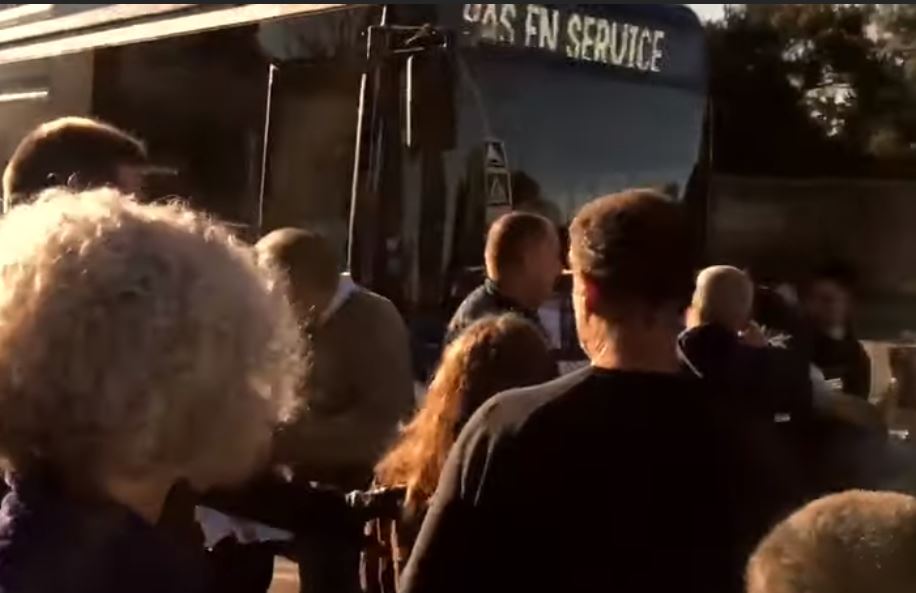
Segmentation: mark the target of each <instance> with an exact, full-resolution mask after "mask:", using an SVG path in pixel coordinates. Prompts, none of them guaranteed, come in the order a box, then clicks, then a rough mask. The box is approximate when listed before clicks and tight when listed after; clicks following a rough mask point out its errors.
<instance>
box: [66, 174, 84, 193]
mask: <svg viewBox="0 0 916 593" xmlns="http://www.w3.org/2000/svg"><path fill="white" fill-rule="evenodd" d="M82 184H83V181H82V179H80V175H79V173H71V174H70V176H69V177H67V187H68V188H70V189H72V190H74V191H78V190H81V189H82Z"/></svg>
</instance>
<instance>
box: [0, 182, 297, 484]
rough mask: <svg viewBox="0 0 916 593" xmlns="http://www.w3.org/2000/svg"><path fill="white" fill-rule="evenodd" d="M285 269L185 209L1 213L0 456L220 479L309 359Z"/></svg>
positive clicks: (78, 198) (89, 204)
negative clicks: (284, 280) (284, 283)
mask: <svg viewBox="0 0 916 593" xmlns="http://www.w3.org/2000/svg"><path fill="white" fill-rule="evenodd" d="M284 294H285V290H284V286H282V285H281V281H280V276H279V275H278V274H276V273H275V272H274V271H272V270H270V269H267V268H265V267H263V266H260V265H259V264H258V263H257V262H256V259H255V256H254V253H253V250H252V249H250V248H249V247H246V246H244V245H243V244H242V243H240V242H239V241H237V240H236V239H235V238H234V237H233V236H232V235H231V234H230V232H228V231H227V230H226V229H225V228H224V227H222V226H220V225H219V224H216V223H214V222H213V221H212V220H210V219H209V218H208V217H206V216H205V215H202V214H199V213H197V212H194V211H192V210H190V209H189V208H187V207H185V206H183V205H180V204H178V203H172V204H159V205H141V204H139V203H137V202H136V201H134V200H133V199H132V198H131V197H128V196H124V195H122V194H120V193H119V192H117V191H116V190H112V189H100V190H93V191H87V192H82V193H71V192H68V191H66V190H50V191H48V192H45V193H44V194H42V195H41V196H40V197H39V198H38V199H37V200H36V202H35V203H33V204H28V205H23V206H19V207H16V208H14V209H12V210H11V211H10V212H9V214H8V215H6V216H5V217H4V218H3V219H2V220H0V454H2V455H3V456H4V457H5V458H6V460H7V462H8V463H9V464H11V465H12V466H13V468H14V469H20V468H28V467H31V466H33V465H34V466H38V467H40V468H42V469H49V468H50V469H52V470H53V471H55V472H61V473H63V474H66V475H67V477H68V478H77V479H82V480H85V479H100V478H101V477H102V476H105V475H110V474H113V473H116V474H118V475H137V476H142V475H144V474H145V473H146V472H149V471H152V470H156V469H160V468H170V469H172V470H175V471H177V472H178V473H179V474H180V475H181V476H183V477H186V478H188V479H189V480H191V482H192V483H195V484H205V485H208V486H212V485H219V484H229V483H232V482H234V481H236V480H240V479H243V478H244V477H247V474H248V473H249V472H250V471H252V470H254V469H255V465H256V463H257V462H258V461H260V458H261V456H262V455H263V453H264V449H265V447H266V445H267V444H268V443H269V439H270V435H271V431H272V429H273V427H274V426H275V424H276V423H277V422H278V421H281V420H283V419H285V418H286V417H288V415H289V413H290V412H291V407H292V405H293V402H294V394H295V391H296V389H297V387H298V385H299V377H300V374H301V369H302V368H303V364H302V362H301V357H302V349H301V345H300V341H299V332H298V328H297V325H296V322H295V319H294V317H293V313H292V310H291V308H290V306H289V304H288V302H287V300H286V298H285V296H284Z"/></svg>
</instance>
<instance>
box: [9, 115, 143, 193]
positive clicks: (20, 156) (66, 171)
mask: <svg viewBox="0 0 916 593" xmlns="http://www.w3.org/2000/svg"><path fill="white" fill-rule="evenodd" d="M146 162H147V154H146V148H145V147H144V146H143V143H142V142H140V140H138V139H136V138H134V137H133V136H131V135H130V134H128V133H126V132H124V131H122V130H119V129H118V128H115V127H114V126H110V125H108V124H105V123H102V122H100V121H96V120H94V119H89V118H85V117H62V118H59V119H55V120H53V121H49V122H46V123H44V124H41V125H40V126H38V127H37V128H35V129H34V130H32V131H31V132H29V134H28V135H27V136H26V137H25V138H23V139H22V141H21V142H20V143H19V146H17V147H16V150H15V151H14V152H13V156H12V157H11V158H10V161H9V163H8V164H7V165H6V170H5V171H4V173H3V201H4V206H5V209H9V208H10V207H11V206H13V205H14V204H16V203H19V202H23V201H28V200H30V199H32V197H34V196H35V195H36V194H37V193H38V192H40V191H42V190H44V189H48V188H51V187H55V186H62V185H66V184H67V182H68V180H69V179H70V177H71V176H73V175H74V174H76V175H78V177H79V179H80V181H81V185H82V186H83V187H81V188H80V189H91V188H96V187H103V186H106V185H112V186H116V185H117V182H118V165H132V164H145V163H146Z"/></svg>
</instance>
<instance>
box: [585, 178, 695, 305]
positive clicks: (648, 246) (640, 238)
mask: <svg viewBox="0 0 916 593" xmlns="http://www.w3.org/2000/svg"><path fill="white" fill-rule="evenodd" d="M569 233H570V248H569V255H570V263H571V264H572V267H573V270H574V271H576V272H579V273H581V274H583V275H585V276H586V277H587V278H588V279H589V280H591V281H593V282H594V283H595V284H596V285H597V287H598V289H599V291H600V292H601V295H602V298H604V300H605V301H607V302H615V303H619V302H630V303H639V304H642V305H646V306H648V307H650V308H653V309H654V308H658V307H661V306H664V305H666V304H669V303H675V304H676V305H677V306H678V307H680V308H681V309H684V308H685V307H686V306H687V304H688V303H689V302H690V297H691V294H692V293H693V283H694V275H693V274H694V269H695V267H696V263H695V250H694V245H693V241H692V237H691V233H690V227H689V225H688V222H687V218H686V216H685V214H684V212H683V210H682V208H681V206H680V205H678V204H677V203H676V202H673V201H672V200H670V199H669V198H667V197H666V196H664V195H662V194H660V193H658V192H655V191H651V190H630V191H625V192H622V193H619V194H612V195H609V196H605V197H603V198H598V199H597V200H594V201H592V202H590V203H588V204H586V205H585V206H584V207H583V208H582V210H580V211H579V214H578V215H576V217H575V219H574V220H573V222H572V224H571V225H570V229H569Z"/></svg>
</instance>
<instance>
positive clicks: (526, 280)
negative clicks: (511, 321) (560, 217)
mask: <svg viewBox="0 0 916 593" xmlns="http://www.w3.org/2000/svg"><path fill="white" fill-rule="evenodd" d="M484 259H485V263H486V272H487V279H486V281H485V282H484V283H483V285H482V286H480V287H478V288H477V289H476V290H474V291H473V292H471V294H469V295H468V296H467V298H465V299H464V302H462V303H461V305H460V306H459V307H458V310H457V311H455V315H454V316H453V317H452V320H451V321H450V322H449V324H448V330H447V333H446V337H445V342H446V343H449V342H451V341H452V340H454V339H455V337H456V336H457V335H458V334H459V333H461V331H462V330H464V329H465V328H466V327H467V326H469V325H471V324H472V323H474V322H475V321H477V320H478V319H481V318H482V317H486V316H487V315H498V314H500V313H509V312H514V313H518V314H520V315H523V316H524V317H527V318H528V319H530V320H531V321H533V322H535V323H538V324H540V321H539V319H538V313H537V311H538V308H539V307H540V306H541V305H543V304H544V303H545V302H546V301H547V299H549V298H550V296H551V294H553V287H554V283H556V281H557V277H558V276H559V275H560V272H561V270H562V263H561V261H560V239H559V236H558V235H557V231H556V228H555V227H554V225H553V223H552V222H550V221H549V220H548V219H546V218H544V217H542V216H539V215H537V214H531V213H527V212H511V213H509V214H506V215H504V216H502V217H500V218H498V219H497V220H496V221H495V222H494V223H493V225H492V226H491V227H490V231H489V233H487V244H486V249H485V253H484Z"/></svg>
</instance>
